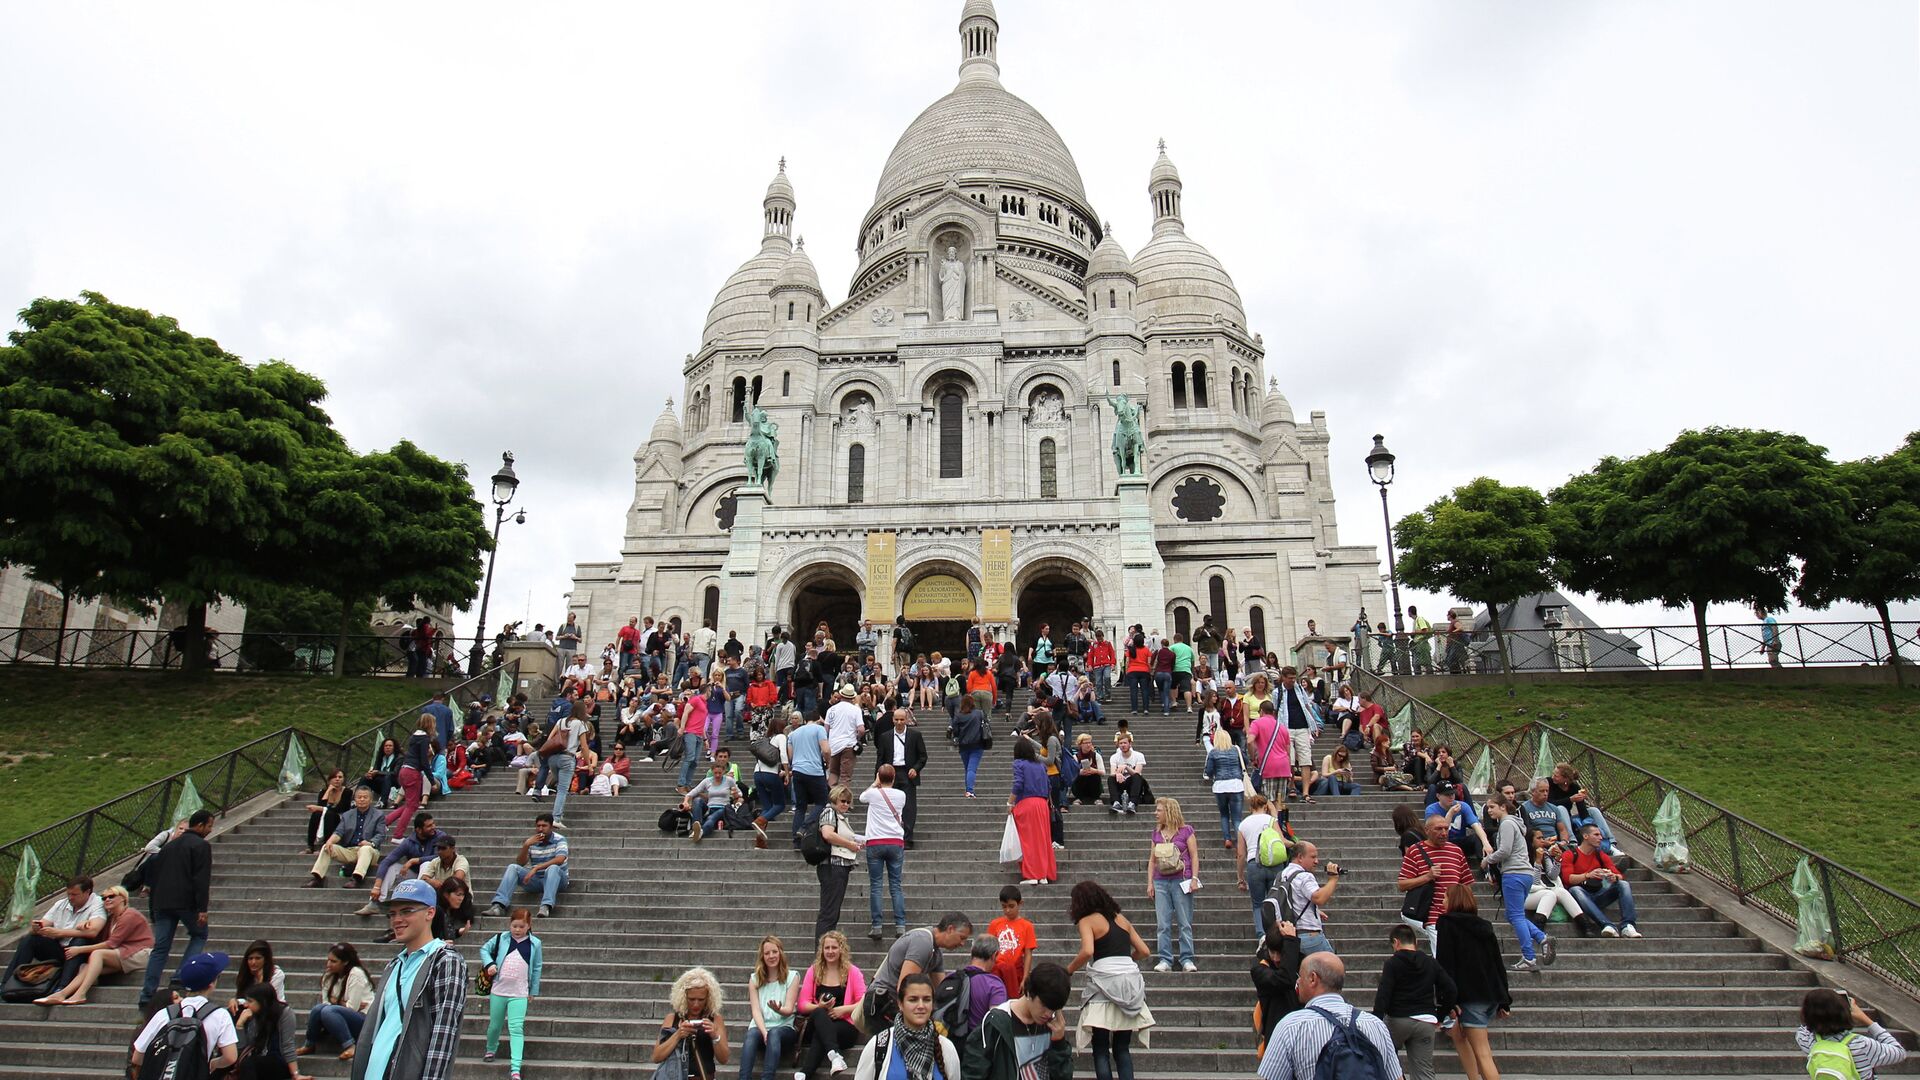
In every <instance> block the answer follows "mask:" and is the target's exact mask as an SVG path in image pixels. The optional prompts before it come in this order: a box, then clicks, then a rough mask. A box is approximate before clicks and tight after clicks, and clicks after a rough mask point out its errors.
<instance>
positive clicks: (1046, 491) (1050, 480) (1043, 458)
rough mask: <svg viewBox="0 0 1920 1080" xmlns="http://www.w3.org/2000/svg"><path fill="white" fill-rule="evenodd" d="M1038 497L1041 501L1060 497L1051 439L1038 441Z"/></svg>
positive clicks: (1057, 472)
mask: <svg viewBox="0 0 1920 1080" xmlns="http://www.w3.org/2000/svg"><path fill="white" fill-rule="evenodd" d="M1040 497H1041V498H1043V499H1057V498H1059V497H1060V474H1059V465H1058V462H1057V461H1056V454H1055V453H1054V448H1053V440H1052V439H1041V440H1040Z"/></svg>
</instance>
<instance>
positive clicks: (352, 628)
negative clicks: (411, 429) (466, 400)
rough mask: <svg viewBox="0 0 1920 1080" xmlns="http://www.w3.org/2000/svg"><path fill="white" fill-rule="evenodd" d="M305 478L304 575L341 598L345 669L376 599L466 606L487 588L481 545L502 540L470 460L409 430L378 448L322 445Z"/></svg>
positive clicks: (339, 662) (391, 603)
mask: <svg viewBox="0 0 1920 1080" xmlns="http://www.w3.org/2000/svg"><path fill="white" fill-rule="evenodd" d="M300 487H301V489H302V492H303V495H302V502H303V504H304V508H305V515H306V516H305V519H304V521H303V535H304V540H303V543H302V550H303V551H304V553H305V557H304V560H303V577H304V580H305V581H306V583H307V584H309V585H310V586H312V587H313V588H316V589H319V590H321V591H324V592H326V593H328V594H329V595H331V596H333V597H334V598H335V599H336V601H337V604H338V607H337V613H338V626H339V628H340V639H339V643H338V647H337V648H336V650H335V652H334V656H335V658H336V660H335V673H336V674H338V673H340V672H342V671H344V665H345V662H346V658H347V638H348V635H350V634H352V633H356V632H358V633H365V632H366V627H367V617H366V615H365V612H366V611H367V610H369V609H370V608H371V606H372V605H373V604H374V603H375V602H376V601H377V602H380V603H384V604H386V605H387V606H388V607H390V608H392V609H394V610H396V611H406V610H408V609H410V608H412V607H413V606H414V605H415V604H419V605H421V606H424V607H437V606H439V605H441V604H452V605H455V606H458V607H465V606H466V605H467V604H468V603H470V602H472V600H473V598H474V596H475V594H476V593H478V592H479V588H480V555H481V553H482V552H484V551H486V550H487V549H488V548H489V547H490V546H491V545H492V543H493V541H492V538H491V537H489V536H488V535H487V524H486V515H485V513H484V512H483V511H482V510H481V508H480V503H479V501H478V500H477V499H475V498H474V494H473V485H472V483H471V482H469V481H468V479H467V469H466V466H465V465H461V464H458V463H454V462H447V461H442V460H441V459H439V458H437V457H434V456H433V455H432V454H429V453H427V452H426V451H424V450H421V449H420V448H419V447H417V446H415V445H414V444H413V443H411V442H407V441H405V440H402V441H401V442H399V443H396V444H395V445H394V447H393V449H391V450H386V451H381V452H378V453H372V454H353V453H350V452H347V451H344V450H341V451H335V452H331V453H321V454H315V455H313V456H312V459H311V461H310V462H309V464H308V467H307V468H306V469H305V470H304V471H303V473H302V476H301V480H300Z"/></svg>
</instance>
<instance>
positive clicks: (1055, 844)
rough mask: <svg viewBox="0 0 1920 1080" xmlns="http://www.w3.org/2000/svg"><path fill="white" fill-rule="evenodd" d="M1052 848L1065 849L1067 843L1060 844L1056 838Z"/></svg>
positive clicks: (1056, 849)
mask: <svg viewBox="0 0 1920 1080" xmlns="http://www.w3.org/2000/svg"><path fill="white" fill-rule="evenodd" d="M1053 850H1055V851H1065V850H1067V845H1065V844H1062V843H1060V842H1059V841H1057V840H1056V841H1055V842H1054V845H1053Z"/></svg>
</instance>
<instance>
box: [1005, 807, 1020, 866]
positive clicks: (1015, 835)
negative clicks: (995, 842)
mask: <svg viewBox="0 0 1920 1080" xmlns="http://www.w3.org/2000/svg"><path fill="white" fill-rule="evenodd" d="M1021 855H1022V852H1021V850H1020V829H1019V827H1018V826H1016V825H1015V824H1014V823H1013V815H1012V814H1008V815H1007V828H1006V831H1004V832H1002V833H1001V834H1000V861H1001V862H1003V863H1017V862H1019V861H1020V856H1021Z"/></svg>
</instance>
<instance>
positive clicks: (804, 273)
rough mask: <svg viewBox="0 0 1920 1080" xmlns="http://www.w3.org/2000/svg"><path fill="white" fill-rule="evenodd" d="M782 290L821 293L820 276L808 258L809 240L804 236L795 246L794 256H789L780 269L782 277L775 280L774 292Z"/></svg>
mask: <svg viewBox="0 0 1920 1080" xmlns="http://www.w3.org/2000/svg"><path fill="white" fill-rule="evenodd" d="M781 289H805V290H807V291H808V292H812V293H820V274H819V273H818V272H817V271H816V270H814V268H813V260H812V259H810V258H808V257H807V238H806V237H804V236H803V237H801V238H800V240H799V242H798V243H796V244H794V246H793V254H791V255H789V256H787V262H786V265H785V266H782V267H781V268H780V276H779V277H777V278H775V279H774V282H773V289H772V291H773V292H779V291H780V290H781ZM821 295H822V296H824V295H825V294H824V293H821Z"/></svg>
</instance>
